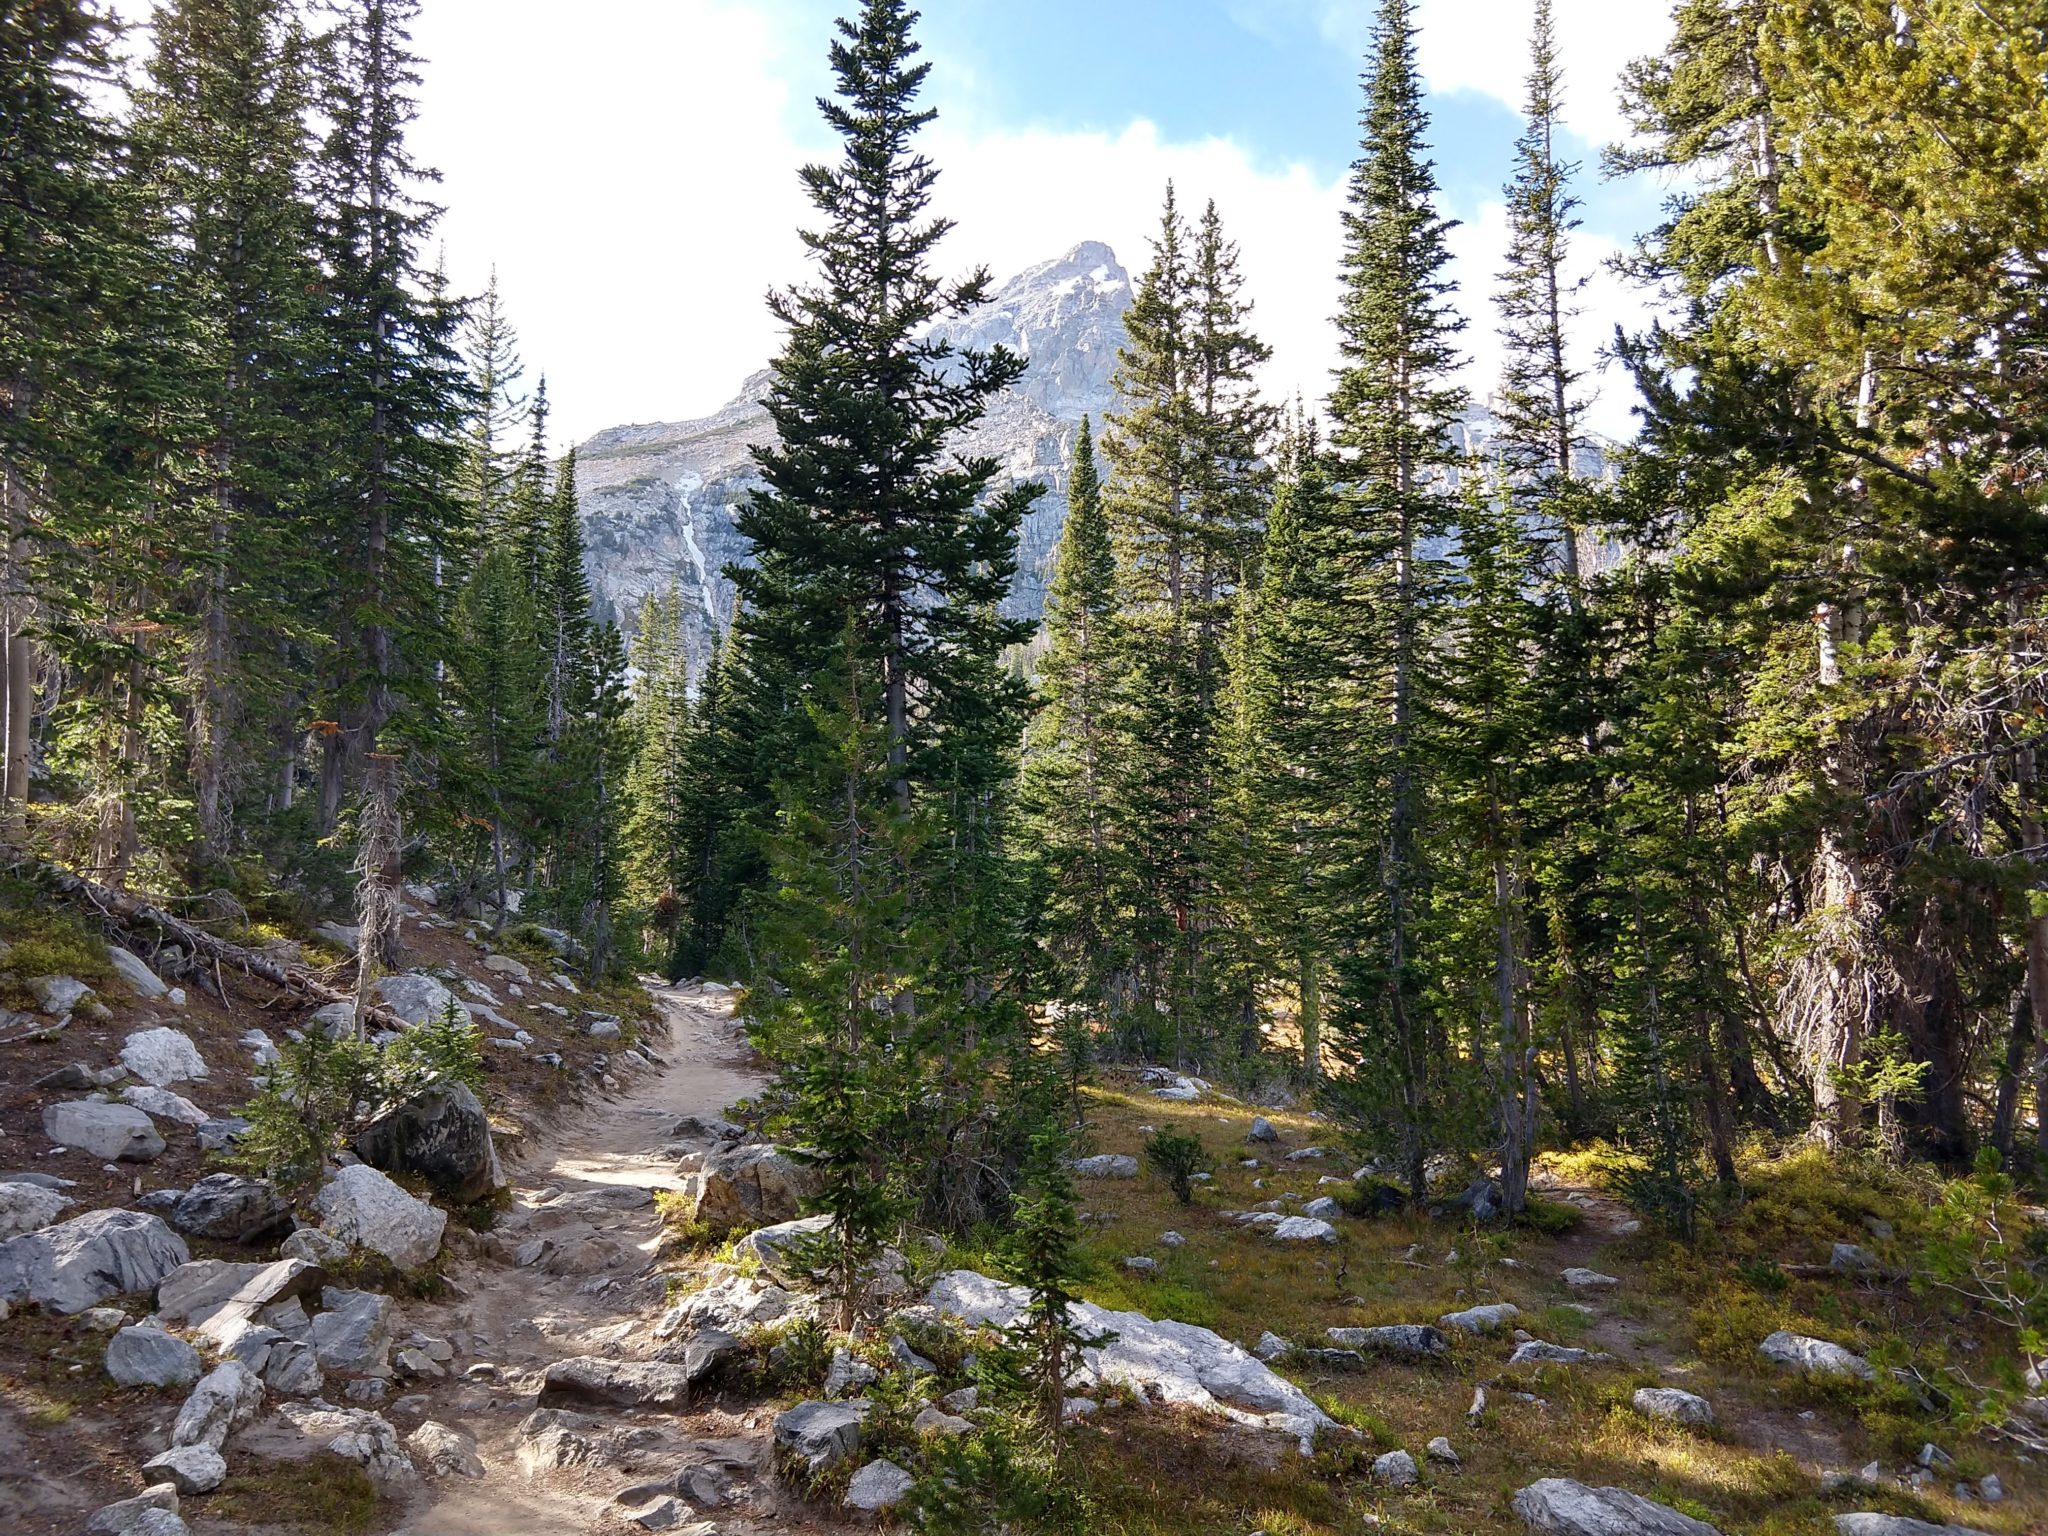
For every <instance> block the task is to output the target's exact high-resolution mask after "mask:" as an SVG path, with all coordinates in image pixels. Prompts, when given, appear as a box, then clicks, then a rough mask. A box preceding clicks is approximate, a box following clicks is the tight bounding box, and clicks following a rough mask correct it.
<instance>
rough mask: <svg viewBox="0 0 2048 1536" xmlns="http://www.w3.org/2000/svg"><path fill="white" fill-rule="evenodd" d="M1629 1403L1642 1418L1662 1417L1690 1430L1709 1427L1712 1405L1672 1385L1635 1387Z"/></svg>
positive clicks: (1694, 1394) (1712, 1411) (1712, 1422)
mask: <svg viewBox="0 0 2048 1536" xmlns="http://www.w3.org/2000/svg"><path fill="white" fill-rule="evenodd" d="M1629 1401H1630V1405H1631V1406H1632V1407H1633V1408H1634V1409H1635V1411H1636V1412H1637V1413H1640V1414H1641V1415H1642V1416H1643V1417H1644V1418H1646V1419H1663V1420H1665V1421H1667V1422H1668V1423H1672V1424H1683V1425H1686V1426H1687V1427H1688V1428H1692V1429H1711V1428H1713V1425H1714V1405H1713V1404H1712V1403H1710V1402H1708V1401H1707V1400H1706V1399H1705V1398H1704V1397H1701V1396H1699V1395H1698V1394H1697V1393H1694V1392H1681V1391H1680V1390H1679V1389H1678V1388H1676V1387H1638V1388H1637V1389H1636V1395H1635V1396H1634V1397H1633V1398H1631V1399H1630V1400H1629Z"/></svg>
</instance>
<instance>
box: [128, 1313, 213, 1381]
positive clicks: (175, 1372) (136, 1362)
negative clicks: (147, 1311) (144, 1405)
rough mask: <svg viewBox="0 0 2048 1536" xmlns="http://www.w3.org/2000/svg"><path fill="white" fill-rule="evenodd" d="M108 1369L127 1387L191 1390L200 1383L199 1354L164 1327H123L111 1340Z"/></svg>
mask: <svg viewBox="0 0 2048 1536" xmlns="http://www.w3.org/2000/svg"><path fill="white" fill-rule="evenodd" d="M106 1367H107V1374H108V1375H109V1376H111V1377H113V1378H114V1380H115V1381H116V1382H118V1383H119V1384H120V1385H122V1386H124V1387H189V1386H191V1385H192V1384H193V1383H194V1382H196V1381H198V1380H199V1351H198V1350H196V1349H194V1348H193V1347H192V1346H191V1345H190V1344H187V1343H186V1342H185V1341H184V1340H183V1339H181V1338H179V1337H178V1336H177V1335H176V1334H172V1333H165V1332H164V1331H163V1330H162V1329H161V1328H150V1327H144V1326H138V1327H131V1328H123V1329H121V1330H120V1331H119V1332H117V1333H116V1334H115V1335H114V1336H113V1338H111V1339H109V1340H108V1341H107V1358H106Z"/></svg>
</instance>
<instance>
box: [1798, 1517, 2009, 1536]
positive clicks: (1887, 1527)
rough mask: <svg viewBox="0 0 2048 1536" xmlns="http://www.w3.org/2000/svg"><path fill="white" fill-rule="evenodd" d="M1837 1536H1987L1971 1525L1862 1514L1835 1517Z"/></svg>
mask: <svg viewBox="0 0 2048 1536" xmlns="http://www.w3.org/2000/svg"><path fill="white" fill-rule="evenodd" d="M1835 1536H1986V1533H1985V1532H1983V1531H1980V1530H1978V1529H1977V1528H1976V1527H1975V1526H1970V1525H1930V1524H1929V1523H1928V1522H1927V1521H1925V1520H1908V1519H1907V1518H1906V1517H1905V1516H1904V1515H1878V1514H1871V1513H1868V1512H1861V1513H1857V1514H1849V1515H1837V1516H1835Z"/></svg>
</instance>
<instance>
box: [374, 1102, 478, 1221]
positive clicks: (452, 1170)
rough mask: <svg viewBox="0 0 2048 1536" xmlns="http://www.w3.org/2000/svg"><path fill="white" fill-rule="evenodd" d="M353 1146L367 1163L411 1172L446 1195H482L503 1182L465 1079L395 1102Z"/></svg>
mask: <svg viewBox="0 0 2048 1536" xmlns="http://www.w3.org/2000/svg"><path fill="white" fill-rule="evenodd" d="M353 1146H354V1149H355V1154H356V1156H357V1157H360V1158H361V1159H362V1160H363V1161H364V1162H366V1163H368V1164H369V1165H370V1166H371V1167H372V1168H381V1169H383V1170H384V1171H385V1172H386V1173H411V1174H417V1175H418V1176H419V1177H421V1178H423V1179H425V1180H426V1181H427V1182H428V1183H429V1184H431V1185H432V1186H433V1187H434V1189H435V1191H436V1192H437V1193H439V1194H442V1195H445V1196H446V1197H447V1198H449V1199H450V1200H459V1201H463V1202H465V1203H467V1202H474V1201H478V1200H485V1199H488V1198H489V1197H490V1196H491V1194H492V1193H493V1192H494V1191H495V1190H497V1189H498V1188H499V1186H501V1185H502V1184H503V1183H504V1182H505V1175H504V1173H503V1172H502V1171H501V1170H500V1168H499V1166H498V1149H497V1147H496V1145H495V1144H494V1143H493V1142H492V1140H491V1120H490V1116H489V1115H487V1114H485V1113H484V1107H483V1105H482V1104H481V1103H480V1102H478V1100H477V1096H476V1094H475V1093H474V1092H472V1091H471V1090H470V1088H469V1085H468V1084H466V1083H450V1084H447V1085H445V1086H443V1087H439V1088H435V1089H432V1090H430V1091H429V1092H426V1093H423V1094H421V1095H420V1096H419V1097H418V1098H415V1099H412V1100H410V1101H409V1102H407V1103H405V1104H401V1105H400V1106H399V1107H398V1108H396V1109H394V1110H392V1111H391V1112H390V1113H389V1114H387V1115H384V1116H383V1117H382V1118H380V1119H378V1120H375V1121H373V1122H371V1124H370V1125H369V1126H368V1127H366V1128H365V1129H364V1130H363V1132H362V1134H361V1135H359V1136H357V1137H356V1139H355V1141H354V1143H353Z"/></svg>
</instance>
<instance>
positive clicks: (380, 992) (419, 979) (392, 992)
mask: <svg viewBox="0 0 2048 1536" xmlns="http://www.w3.org/2000/svg"><path fill="white" fill-rule="evenodd" d="M376 991H377V1001H378V1002H380V1003H382V1004H383V1005H384V1006H385V1007H386V1008H388V1009H390V1010H391V1011H392V1012H393V1013H395V1014H397V1015H398V1016H399V1017H400V1018H401V1019H403V1020H405V1022H406V1023H408V1024H424V1023H426V1022H427V1021H428V1020H429V1019H438V1018H440V1017H441V1015H442V1014H444V1013H446V1012H447V1011H448V1010H449V1008H450V1007H451V1006H452V1005H453V1004H454V1002H455V994H454V993H452V992H450V991H449V990H448V989H447V988H446V987H444V986H442V985H441V983H440V982H438V981H436V980H435V979H434V978H433V977H431V976H429V975H427V974H426V973H425V972H423V971H407V972H405V973H404V974H402V975H398V976H380V977H378V978H377V983H376Z"/></svg>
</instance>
